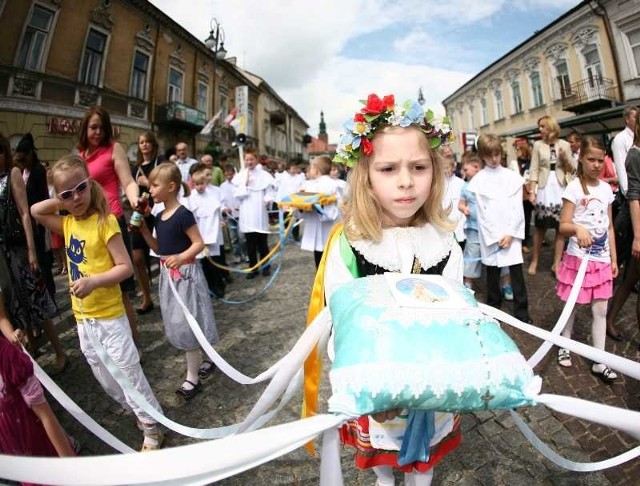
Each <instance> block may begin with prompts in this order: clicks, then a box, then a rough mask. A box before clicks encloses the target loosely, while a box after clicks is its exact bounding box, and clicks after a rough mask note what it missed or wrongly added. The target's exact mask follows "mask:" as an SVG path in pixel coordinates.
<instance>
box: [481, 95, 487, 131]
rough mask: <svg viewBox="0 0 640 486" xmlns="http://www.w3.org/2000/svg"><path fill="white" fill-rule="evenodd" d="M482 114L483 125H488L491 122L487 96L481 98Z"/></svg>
mask: <svg viewBox="0 0 640 486" xmlns="http://www.w3.org/2000/svg"><path fill="white" fill-rule="evenodd" d="M480 115H481V117H482V125H487V124H488V123H489V114H488V113H487V100H486V98H480Z"/></svg>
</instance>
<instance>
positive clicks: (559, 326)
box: [527, 256, 589, 368]
mask: <svg viewBox="0 0 640 486" xmlns="http://www.w3.org/2000/svg"><path fill="white" fill-rule="evenodd" d="M588 264H589V257H588V256H585V257H584V258H583V259H582V261H581V262H580V267H579V268H578V273H577V274H576V278H575V280H574V281H573V286H572V287H571V292H569V298H568V299H567V302H566V303H565V305H564V308H563V309H562V313H561V314H560V317H558V322H557V323H556V325H555V326H553V329H552V330H551V333H552V334H556V335H559V334H560V333H561V332H562V331H563V330H564V328H565V326H566V325H567V321H568V320H569V317H570V316H571V313H572V312H573V308H574V307H575V305H576V301H577V300H578V294H579V293H580V289H581V288H582V282H584V276H585V274H586V273H587V265H588ZM552 347H553V344H552V343H550V342H549V341H544V342H543V343H542V346H540V347H539V348H538V350H537V351H536V352H535V353H533V355H532V356H531V357H530V358H529V359H528V361H527V362H528V363H529V365H530V366H531V367H532V368H535V367H536V366H537V365H538V363H540V361H542V360H543V359H544V357H545V356H546V355H547V353H548V352H549V350H550V349H551V348H552Z"/></svg>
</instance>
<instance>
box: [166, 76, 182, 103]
mask: <svg viewBox="0 0 640 486" xmlns="http://www.w3.org/2000/svg"><path fill="white" fill-rule="evenodd" d="M167 101H168V102H169V103H171V102H172V101H176V102H178V103H182V73H181V72H180V71H177V70H175V69H173V68H169V99H168V100H167Z"/></svg>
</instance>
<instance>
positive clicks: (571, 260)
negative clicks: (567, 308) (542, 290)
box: [556, 252, 613, 304]
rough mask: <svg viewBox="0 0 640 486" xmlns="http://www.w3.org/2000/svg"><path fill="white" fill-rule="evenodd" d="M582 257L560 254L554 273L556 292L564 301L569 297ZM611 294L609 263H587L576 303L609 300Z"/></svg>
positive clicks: (611, 283) (611, 282) (591, 261)
mask: <svg viewBox="0 0 640 486" xmlns="http://www.w3.org/2000/svg"><path fill="white" fill-rule="evenodd" d="M581 262H582V259H581V258H579V257H576V256H573V255H568V254H567V253H566V252H565V253H564V254H563V255H562V261H561V262H560V267H559V268H558V270H557V272H556V275H557V277H558V283H557V284H556V293H557V294H558V297H560V299H561V300H563V301H564V302H566V301H567V299H569V294H570V293H571V288H572V287H573V282H574V281H575V279H576V275H577V274H578V268H580V263H581ZM612 295H613V276H612V275H611V263H609V262H594V261H593V260H590V261H589V263H588V264H587V273H586V274H585V276H584V281H583V282H582V287H581V288H580V292H579V293H578V300H577V301H576V302H577V303H578V304H590V303H591V301H593V300H596V299H603V300H609V299H610V298H611V296H612Z"/></svg>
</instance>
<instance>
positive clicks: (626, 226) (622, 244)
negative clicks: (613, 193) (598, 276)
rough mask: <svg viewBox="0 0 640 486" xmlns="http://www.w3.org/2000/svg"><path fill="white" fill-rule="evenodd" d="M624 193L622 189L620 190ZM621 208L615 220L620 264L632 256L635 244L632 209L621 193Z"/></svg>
mask: <svg viewBox="0 0 640 486" xmlns="http://www.w3.org/2000/svg"><path fill="white" fill-rule="evenodd" d="M618 192H619V193H622V191H618ZM620 196H621V203H620V209H619V211H618V214H617V216H616V219H615V220H614V222H613V229H614V232H615V235H616V255H617V259H618V264H623V263H625V262H626V261H627V260H628V259H629V258H630V257H631V246H632V245H633V225H632V222H631V211H630V210H629V201H627V199H626V198H625V197H624V195H622V194H620Z"/></svg>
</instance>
